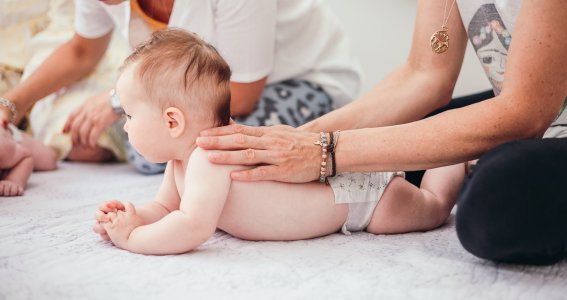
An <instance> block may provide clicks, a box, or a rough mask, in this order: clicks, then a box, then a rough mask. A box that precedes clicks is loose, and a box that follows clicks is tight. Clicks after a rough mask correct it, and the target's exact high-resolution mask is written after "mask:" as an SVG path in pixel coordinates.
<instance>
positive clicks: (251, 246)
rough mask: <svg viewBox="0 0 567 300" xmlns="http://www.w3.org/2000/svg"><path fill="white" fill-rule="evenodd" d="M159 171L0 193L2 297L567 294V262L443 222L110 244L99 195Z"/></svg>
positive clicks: (80, 176)
mask: <svg viewBox="0 0 567 300" xmlns="http://www.w3.org/2000/svg"><path fill="white" fill-rule="evenodd" d="M161 179H162V177H161V175H158V176H143V175H140V174H137V173H136V171H135V170H134V169H133V168H132V167H131V166H128V165H125V164H118V165H116V164H107V165H94V164H70V163H61V164H60V169H59V170H57V171H54V172H45V173H34V174H32V176H31V178H30V181H29V186H28V188H27V190H26V192H25V194H24V196H23V197H12V198H0V299H82V300H88V299H168V300H171V299H564V298H565V295H567V285H566V284H565V282H567V261H563V262H561V263H559V264H556V265H553V266H547V267H535V266H513V265H501V264H494V263H491V262H487V261H484V260H481V259H478V258H475V257H473V256H472V255H470V254H468V253H467V252H465V250H463V248H462V247H461V246H460V244H459V241H458V239H457V236H456V234H455V224H454V220H453V217H450V219H449V222H448V224H447V225H445V226H443V227H441V228H440V229H437V230H434V231H430V232H425V233H411V234H400V235H379V236H377V235H372V234H369V233H366V232H360V233H353V234H352V235H351V236H345V235H343V234H332V235H329V236H326V237H323V238H317V239H311V240H305V241H295V242H252V241H243V240H239V239H237V238H233V237H231V236H230V235H227V234H225V233H222V232H217V233H216V234H215V235H214V237H213V238H211V239H210V240H209V241H208V242H207V243H206V244H205V245H203V246H201V247H199V249H198V250H196V251H194V252H192V253H187V254H183V255H168V256H145V255H138V254H133V253H130V252H127V251H122V250H119V249H116V248H114V247H113V246H112V245H111V244H110V243H108V242H103V241H100V239H99V238H98V236H97V235H95V234H94V233H93V232H92V231H91V226H92V224H93V215H94V212H95V210H96V209H97V207H98V205H99V204H100V202H101V201H102V200H106V199H124V200H129V201H132V202H133V203H134V204H142V203H145V202H146V201H148V200H149V199H151V198H152V197H153V195H154V194H155V193H156V190H157V188H158V186H159V184H160V182H161Z"/></svg>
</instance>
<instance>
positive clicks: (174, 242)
mask: <svg viewBox="0 0 567 300" xmlns="http://www.w3.org/2000/svg"><path fill="white" fill-rule="evenodd" d="M215 230H216V227H215V228H208V227H207V226H205V225H204V223H202V222H199V221H198V220H192V219H190V218H189V216H188V215H187V214H185V213H184V212H182V211H179V210H177V211H174V212H171V213H169V214H168V215H167V216H165V217H163V218H162V219H161V220H159V221H157V222H155V223H152V224H149V225H143V226H140V227H137V228H135V229H134V230H133V231H132V233H130V237H129V238H128V241H127V244H126V250H129V251H132V252H135V253H140V254H151V255H166V254H179V253H185V252H188V251H191V250H193V249H195V248H197V247H198V246H200V245H201V244H203V243H204V242H205V241H206V240H207V239H208V238H209V237H211V236H212V235H213V233H214V232H215Z"/></svg>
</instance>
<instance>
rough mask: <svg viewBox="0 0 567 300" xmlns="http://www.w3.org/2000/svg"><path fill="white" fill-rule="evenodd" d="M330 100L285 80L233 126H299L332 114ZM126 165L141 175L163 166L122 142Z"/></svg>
mask: <svg viewBox="0 0 567 300" xmlns="http://www.w3.org/2000/svg"><path fill="white" fill-rule="evenodd" d="M332 104H333V99H332V98H331V97H330V96H329V95H328V94H327V93H326V92H325V91H324V90H323V89H322V88H321V87H320V86H318V85H316V84H313V83H310V82H308V81H305V80H295V79H291V80H286V81H281V82H276V83H272V84H269V85H267V86H266V88H264V92H263V93H262V96H261V97H260V101H259V102H258V104H257V105H256V108H255V109H254V112H252V113H251V114H249V115H248V116H243V117H238V118H236V119H235V121H236V123H239V124H244V125H249V126H272V125H280V124H282V125H290V126H293V127H298V126H301V125H303V124H305V123H307V122H309V121H311V120H314V119H316V118H318V117H320V116H322V115H324V114H326V113H328V112H330V111H331V110H333V105H332ZM126 149H127V151H128V161H129V162H130V163H131V164H132V165H134V166H135V167H136V170H138V172H140V173H143V174H158V173H162V172H163V171H164V170H165V164H154V163H150V162H148V161H146V160H145V159H144V158H143V157H142V156H141V155H140V154H139V153H138V152H136V150H135V149H134V148H133V147H132V146H131V145H130V143H128V142H127V141H126Z"/></svg>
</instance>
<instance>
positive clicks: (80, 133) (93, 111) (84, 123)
mask: <svg viewBox="0 0 567 300" xmlns="http://www.w3.org/2000/svg"><path fill="white" fill-rule="evenodd" d="M108 97H109V96H108V92H107V91H105V92H103V93H101V94H99V95H96V96H94V97H92V98H90V99H88V100H87V101H86V102H85V103H83V104H82V105H81V106H79V107H78V108H77V109H76V110H75V111H73V113H71V115H70V116H69V118H68V119H67V122H66V123H65V126H63V133H69V134H71V140H72V141H73V145H77V146H84V147H91V148H94V147H95V146H96V143H97V141H98V138H99V137H100V136H101V134H102V133H104V131H106V129H108V128H109V127H110V126H111V125H112V124H113V123H114V122H116V121H117V120H118V119H119V118H120V116H119V115H117V114H116V113H114V111H113V110H112V107H111V106H110V103H109V100H108Z"/></svg>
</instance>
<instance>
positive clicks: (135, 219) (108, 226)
mask: <svg viewBox="0 0 567 300" xmlns="http://www.w3.org/2000/svg"><path fill="white" fill-rule="evenodd" d="M107 216H108V222H104V223H102V226H103V228H104V229H105V230H106V234H107V235H108V237H110V240H111V241H112V243H113V244H114V245H115V246H116V247H118V248H122V249H127V245H128V237H130V233H131V232H132V230H134V229H135V228H136V227H138V226H142V225H144V220H143V219H142V218H141V217H140V216H138V215H137V214H136V209H135V208H134V205H132V203H130V202H128V203H126V206H125V210H123V211H122V210H118V211H116V212H109V213H108V214H107Z"/></svg>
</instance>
